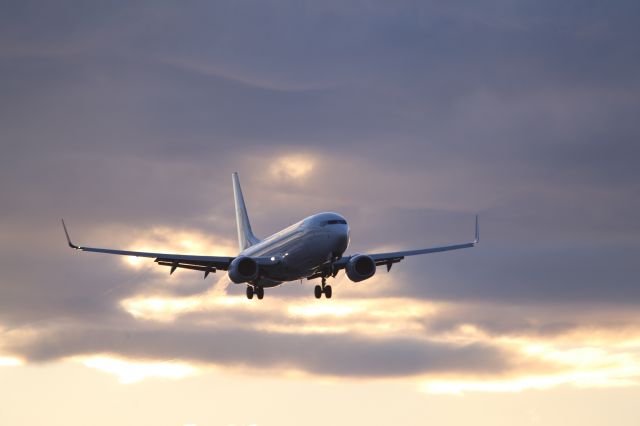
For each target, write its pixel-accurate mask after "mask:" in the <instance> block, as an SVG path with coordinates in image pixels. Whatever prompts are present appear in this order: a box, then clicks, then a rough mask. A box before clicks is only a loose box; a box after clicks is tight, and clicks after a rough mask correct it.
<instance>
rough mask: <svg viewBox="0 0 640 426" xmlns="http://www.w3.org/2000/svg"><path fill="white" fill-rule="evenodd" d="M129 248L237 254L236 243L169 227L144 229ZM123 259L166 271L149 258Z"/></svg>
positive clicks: (204, 253) (150, 250) (133, 263)
mask: <svg viewBox="0 0 640 426" xmlns="http://www.w3.org/2000/svg"><path fill="white" fill-rule="evenodd" d="M128 250H134V251H147V252H161V253H177V254H180V253H184V254H194V255H205V256H206V255H215V256H235V255H236V254H237V253H236V252H237V248H236V243H235V242H233V241H230V240H226V239H223V238H218V237H207V236H205V235H202V234H201V233H198V232H195V231H186V230H177V229H173V228H169V227H155V228H152V229H149V230H147V231H144V232H142V233H141V235H140V236H139V237H138V238H137V239H136V240H135V241H134V242H133V243H132V244H130V245H129V246H128ZM122 261H123V262H124V264H125V265H126V266H129V267H132V268H134V269H140V268H142V267H144V266H155V267H156V268H157V269H158V271H159V272H160V271H162V272H163V273H164V272H166V268H162V267H158V266H156V265H153V262H152V261H151V260H150V259H148V258H142V257H134V256H126V257H123V259H122Z"/></svg>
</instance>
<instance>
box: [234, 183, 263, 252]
mask: <svg viewBox="0 0 640 426" xmlns="http://www.w3.org/2000/svg"><path fill="white" fill-rule="evenodd" d="M232 176H233V198H234V200H235V204H236V225H237V226H238V245H239V246H240V251H242V250H244V249H246V248H247V247H250V246H252V245H254V244H256V243H259V242H260V240H259V239H257V238H256V236H255V235H253V231H251V223H249V216H248V215H247V207H246V206H245V205H244V197H243V196H242V188H240V180H238V173H237V172H234V173H233V175H232Z"/></svg>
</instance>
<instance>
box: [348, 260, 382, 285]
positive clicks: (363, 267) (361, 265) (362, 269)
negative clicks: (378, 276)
mask: <svg viewBox="0 0 640 426" xmlns="http://www.w3.org/2000/svg"><path fill="white" fill-rule="evenodd" d="M345 270H346V272H347V277H349V279H350V280H351V281H353V282H356V283H357V282H360V281H364V280H366V279H368V278H371V277H372V276H373V274H375V273H376V262H375V261H374V260H373V259H372V258H371V256H367V255H366V254H359V255H357V256H354V257H352V258H351V259H350V260H349V262H348V263H347V266H346V268H345Z"/></svg>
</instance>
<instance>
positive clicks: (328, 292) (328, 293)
mask: <svg viewBox="0 0 640 426" xmlns="http://www.w3.org/2000/svg"><path fill="white" fill-rule="evenodd" d="M332 294H333V291H332V290H331V286H330V285H328V286H325V287H324V295H325V296H326V297H327V299H331V295H332Z"/></svg>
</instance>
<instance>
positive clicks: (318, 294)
mask: <svg viewBox="0 0 640 426" xmlns="http://www.w3.org/2000/svg"><path fill="white" fill-rule="evenodd" d="M313 294H314V295H315V296H316V299H320V298H321V297H322V287H320V286H319V285H317V286H316V288H314V289H313Z"/></svg>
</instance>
